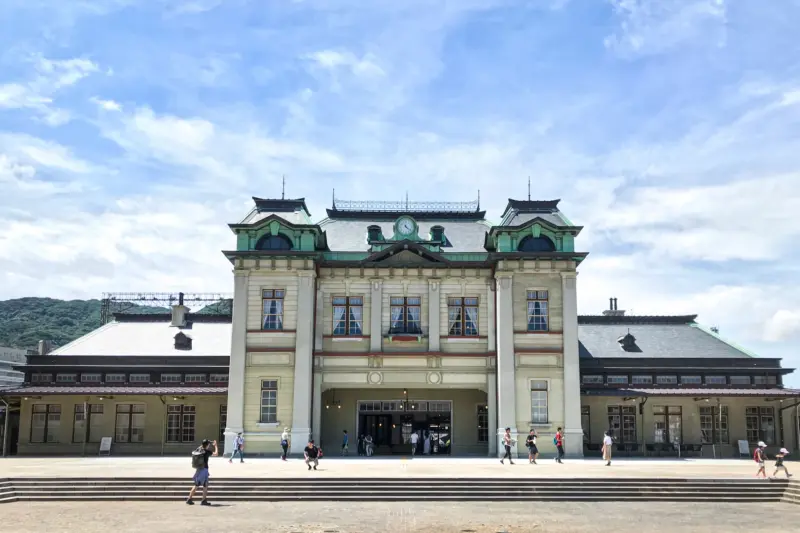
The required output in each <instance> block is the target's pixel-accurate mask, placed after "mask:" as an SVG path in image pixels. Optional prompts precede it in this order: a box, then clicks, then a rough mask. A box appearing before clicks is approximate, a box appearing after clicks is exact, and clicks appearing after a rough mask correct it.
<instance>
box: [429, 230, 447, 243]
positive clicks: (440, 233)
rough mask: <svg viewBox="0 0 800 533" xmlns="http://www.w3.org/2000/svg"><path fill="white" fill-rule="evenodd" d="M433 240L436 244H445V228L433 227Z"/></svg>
mask: <svg viewBox="0 0 800 533" xmlns="http://www.w3.org/2000/svg"><path fill="white" fill-rule="evenodd" d="M431 240H432V241H434V242H442V243H443V242H444V227H443V226H432V227H431Z"/></svg>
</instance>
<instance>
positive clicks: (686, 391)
mask: <svg viewBox="0 0 800 533" xmlns="http://www.w3.org/2000/svg"><path fill="white" fill-rule="evenodd" d="M581 394H582V395H583V396H625V397H629V398H645V397H650V396H676V397H681V396H682V397H692V398H708V397H726V398H728V397H734V398H736V397H740V398H775V399H781V398H800V390H797V389H722V388H720V389H698V388H694V389H693V388H682V387H679V388H663V389H662V388H659V389H644V388H641V389H635V388H620V389H616V388H615V389H603V390H592V389H589V390H583V391H581Z"/></svg>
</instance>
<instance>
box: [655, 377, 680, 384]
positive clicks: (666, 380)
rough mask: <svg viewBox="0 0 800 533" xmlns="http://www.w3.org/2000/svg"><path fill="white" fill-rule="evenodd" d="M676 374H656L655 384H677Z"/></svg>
mask: <svg viewBox="0 0 800 533" xmlns="http://www.w3.org/2000/svg"><path fill="white" fill-rule="evenodd" d="M677 384H678V376H656V385H677Z"/></svg>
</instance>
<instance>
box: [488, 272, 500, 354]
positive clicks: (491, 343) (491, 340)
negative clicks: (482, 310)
mask: <svg viewBox="0 0 800 533" xmlns="http://www.w3.org/2000/svg"><path fill="white" fill-rule="evenodd" d="M486 310H487V313H486V315H487V317H488V320H487V322H486V323H487V330H486V340H487V341H488V344H487V347H486V350H487V351H489V352H493V351H495V350H496V349H497V346H496V345H495V334H494V333H495V327H496V325H497V323H496V321H495V316H494V315H495V311H494V290H492V283H491V280H490V282H489V287H488V288H487V291H486Z"/></svg>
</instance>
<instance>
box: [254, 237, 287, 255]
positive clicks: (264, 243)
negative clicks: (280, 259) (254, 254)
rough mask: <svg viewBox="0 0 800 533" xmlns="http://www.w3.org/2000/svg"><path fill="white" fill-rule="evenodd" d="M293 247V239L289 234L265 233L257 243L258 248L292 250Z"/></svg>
mask: <svg viewBox="0 0 800 533" xmlns="http://www.w3.org/2000/svg"><path fill="white" fill-rule="evenodd" d="M292 248H294V246H292V241H291V240H289V238H288V237H287V236H285V235H280V234H278V235H264V236H263V237H261V238H260V239H259V240H258V242H257V243H256V250H267V251H277V250H291V249H292Z"/></svg>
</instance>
